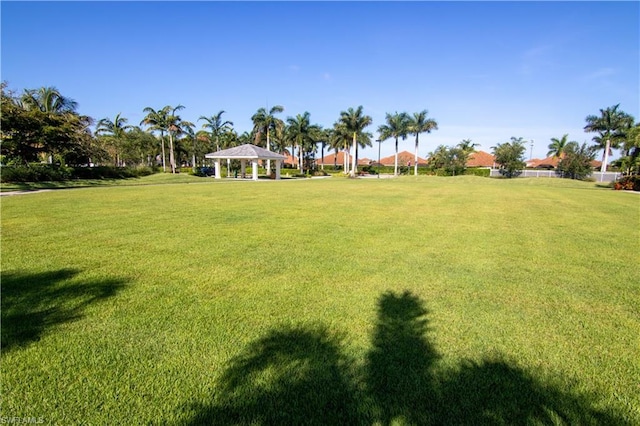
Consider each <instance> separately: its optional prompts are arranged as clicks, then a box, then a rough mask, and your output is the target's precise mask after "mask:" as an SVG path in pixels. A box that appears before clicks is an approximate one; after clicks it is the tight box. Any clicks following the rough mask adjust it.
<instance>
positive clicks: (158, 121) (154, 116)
mask: <svg viewBox="0 0 640 426" xmlns="http://www.w3.org/2000/svg"><path fill="white" fill-rule="evenodd" d="M170 109H171V107H170V106H169V105H167V106H165V107H164V108H162V109H160V110H158V111H156V110H154V109H153V108H151V107H146V108H145V109H143V110H142V111H143V112H146V113H147V115H146V116H145V117H144V118H143V119H142V121H141V122H140V125H141V126H142V125H147V126H149V131H150V132H153V131H159V132H160V146H161V148H162V171H163V172H165V171H166V170H167V167H166V155H165V152H164V132H165V131H166V130H167V127H168V124H167V117H168V115H169V110H170Z"/></svg>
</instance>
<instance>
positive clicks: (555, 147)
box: [547, 133, 573, 158]
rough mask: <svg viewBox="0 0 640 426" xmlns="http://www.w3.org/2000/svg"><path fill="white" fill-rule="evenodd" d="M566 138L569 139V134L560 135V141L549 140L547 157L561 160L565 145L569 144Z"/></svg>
mask: <svg viewBox="0 0 640 426" xmlns="http://www.w3.org/2000/svg"><path fill="white" fill-rule="evenodd" d="M568 137H569V134H568V133H566V134H564V135H562V137H561V138H560V139H558V138H551V143H550V144H549V147H548V148H549V151H548V152H547V157H549V156H551V155H553V156H554V157H555V158H562V157H563V154H564V151H565V149H566V147H567V145H568V144H569V143H571V142H568V141H567V138H568ZM572 142H573V141H572Z"/></svg>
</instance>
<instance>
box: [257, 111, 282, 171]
mask: <svg viewBox="0 0 640 426" xmlns="http://www.w3.org/2000/svg"><path fill="white" fill-rule="evenodd" d="M283 111H284V107H283V106H281V105H275V106H273V107H272V108H271V109H270V110H269V111H268V112H267V110H266V109H265V108H260V109H258V111H257V112H256V113H255V114H253V116H251V121H253V131H254V132H255V138H256V145H258V144H259V142H260V140H261V139H262V136H263V135H265V136H266V137H267V146H266V147H267V150H268V151H270V150H271V138H270V136H271V132H272V131H274V130H276V129H278V130H279V131H282V130H283V129H284V122H283V121H282V120H280V119H279V118H276V117H275V114H278V113H281V112H283ZM267 170H268V171H270V170H271V160H267Z"/></svg>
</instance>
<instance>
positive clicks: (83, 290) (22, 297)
mask: <svg viewBox="0 0 640 426" xmlns="http://www.w3.org/2000/svg"><path fill="white" fill-rule="evenodd" d="M79 272H80V271H78V270H75V269H60V270H57V271H51V272H43V273H38V274H29V273H25V272H10V273H3V274H2V278H1V286H2V289H1V290H2V293H1V294H2V300H1V307H0V309H1V318H2V332H1V336H2V338H1V341H2V350H3V351H7V350H11V349H14V348H17V347H21V346H25V345H27V344H29V343H32V342H36V341H38V340H40V338H41V336H42V335H43V334H44V333H45V332H47V331H48V330H49V329H51V328H53V327H55V326H56V325H59V324H63V323H66V322H70V321H74V320H77V319H79V318H81V317H82V311H83V310H84V308H86V307H87V306H89V305H91V304H93V303H96V302H98V301H100V300H103V299H106V298H108V297H112V296H114V295H115V294H116V293H117V292H118V290H120V289H121V288H122V287H123V286H124V285H125V282H124V281H123V280H116V279H114V280H103V281H95V282H85V283H74V282H72V279H73V278H74V277H75V276H76V275H78V274H79Z"/></svg>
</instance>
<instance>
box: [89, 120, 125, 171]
mask: <svg viewBox="0 0 640 426" xmlns="http://www.w3.org/2000/svg"><path fill="white" fill-rule="evenodd" d="M127 121H128V120H127V119H126V118H124V117H121V116H120V113H118V114H117V115H116V117H115V119H114V120H113V121H111V120H110V119H108V118H103V119H101V120H100V121H98V124H96V135H101V134H108V135H109V136H111V138H112V139H113V141H114V146H115V151H116V153H115V154H116V155H115V162H116V167H119V166H121V165H122V164H121V162H120V156H119V152H118V148H119V146H120V145H121V143H122V140H123V139H124V137H125V134H126V132H127V130H130V129H133V126H129V125H126V123H127Z"/></svg>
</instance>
